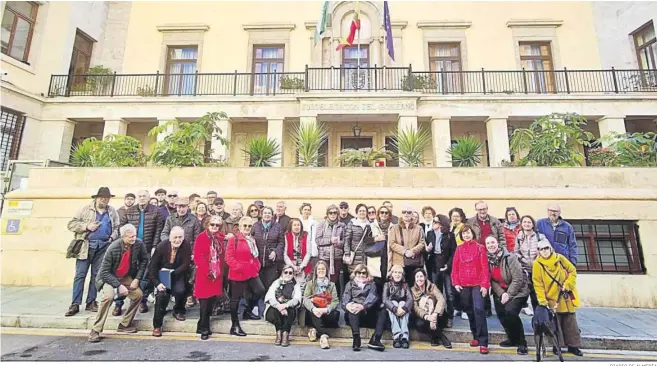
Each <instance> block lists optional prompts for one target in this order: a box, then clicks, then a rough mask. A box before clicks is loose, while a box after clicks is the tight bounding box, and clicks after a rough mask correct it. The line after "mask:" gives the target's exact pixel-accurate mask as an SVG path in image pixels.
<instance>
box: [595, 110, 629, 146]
mask: <svg viewBox="0 0 657 366" xmlns="http://www.w3.org/2000/svg"><path fill="white" fill-rule="evenodd" d="M598 129H599V130H600V137H605V136H606V135H608V134H609V133H610V132H616V133H619V134H624V133H625V132H626V130H625V116H604V117H602V118H600V119H599V120H598ZM607 145H608V143H604V144H603V147H607Z"/></svg>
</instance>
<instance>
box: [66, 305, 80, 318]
mask: <svg viewBox="0 0 657 366" xmlns="http://www.w3.org/2000/svg"><path fill="white" fill-rule="evenodd" d="M79 312H80V305H78V304H71V306H69V307H68V310H67V311H66V313H64V316H73V315H75V314H77V313H79Z"/></svg>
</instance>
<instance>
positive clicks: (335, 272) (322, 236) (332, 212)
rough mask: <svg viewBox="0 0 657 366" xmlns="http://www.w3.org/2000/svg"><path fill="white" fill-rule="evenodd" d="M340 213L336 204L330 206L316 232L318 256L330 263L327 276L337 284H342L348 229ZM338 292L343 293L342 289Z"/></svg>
mask: <svg viewBox="0 0 657 366" xmlns="http://www.w3.org/2000/svg"><path fill="white" fill-rule="evenodd" d="M339 215H340V211H339V210H338V207H337V206H336V205H330V206H328V207H327V208H326V217H325V218H324V222H322V223H320V224H318V225H317V231H316V233H315V243H316V244H317V250H318V258H319V260H322V261H324V262H326V263H327V264H328V268H327V269H328V272H327V276H328V277H329V279H330V280H331V282H333V283H335V284H336V286H340V270H341V269H342V255H343V254H344V240H345V231H346V226H345V224H343V223H342V222H341V221H340V219H339ZM338 294H339V295H341V294H342V292H341V291H340V289H339V290H338Z"/></svg>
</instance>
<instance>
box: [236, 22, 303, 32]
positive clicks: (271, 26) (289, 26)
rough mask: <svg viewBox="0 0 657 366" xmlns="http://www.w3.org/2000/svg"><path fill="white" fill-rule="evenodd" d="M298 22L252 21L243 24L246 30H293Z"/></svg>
mask: <svg viewBox="0 0 657 366" xmlns="http://www.w3.org/2000/svg"><path fill="white" fill-rule="evenodd" d="M294 28H296V24H293V23H251V24H243V25H242V29H244V30H245V31H254V30H255V31H258V30H289V31H291V30H293V29H294Z"/></svg>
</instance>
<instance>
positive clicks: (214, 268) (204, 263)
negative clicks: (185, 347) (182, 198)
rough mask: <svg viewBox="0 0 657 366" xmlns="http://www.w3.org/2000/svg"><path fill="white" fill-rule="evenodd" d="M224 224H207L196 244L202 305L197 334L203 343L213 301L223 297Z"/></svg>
mask: <svg viewBox="0 0 657 366" xmlns="http://www.w3.org/2000/svg"><path fill="white" fill-rule="evenodd" d="M222 227H223V222H222V220H221V217H219V216H212V217H211V218H210V219H209V220H206V226H205V231H203V232H202V233H201V234H200V235H199V236H198V237H197V238H196V242H195V244H194V264H195V265H196V276H195V277H196V278H195V283H194V296H195V297H196V298H197V299H198V301H199V304H200V308H201V309H200V312H201V314H200V317H199V320H198V325H197V327H196V333H199V334H201V339H203V340H206V339H208V337H209V336H210V334H211V332H210V316H211V315H212V310H213V309H214V301H215V300H216V298H217V297H218V296H221V295H222V294H223V278H224V276H223V272H222V271H223V269H224V260H225V259H224V233H223V232H222V231H221V228H222Z"/></svg>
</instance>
